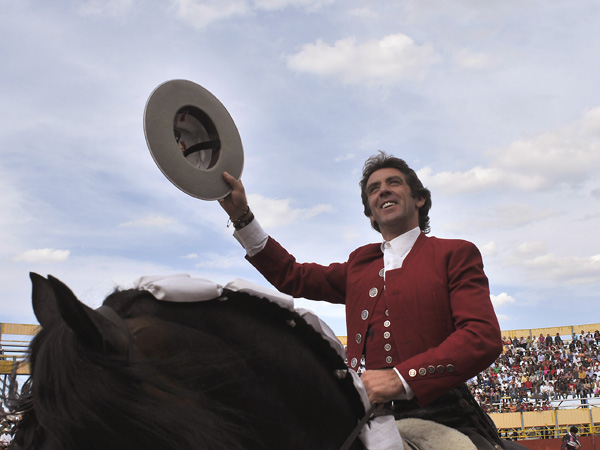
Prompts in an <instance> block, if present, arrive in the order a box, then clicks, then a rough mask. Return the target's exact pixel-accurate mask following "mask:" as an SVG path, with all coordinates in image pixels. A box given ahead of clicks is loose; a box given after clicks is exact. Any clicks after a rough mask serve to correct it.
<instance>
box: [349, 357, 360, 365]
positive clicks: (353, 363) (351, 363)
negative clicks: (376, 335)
mask: <svg viewBox="0 0 600 450" xmlns="http://www.w3.org/2000/svg"><path fill="white" fill-rule="evenodd" d="M357 364H358V360H357V359H356V358H352V361H350V365H351V366H352V367H356V365H357Z"/></svg>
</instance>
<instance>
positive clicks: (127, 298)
mask: <svg viewBox="0 0 600 450" xmlns="http://www.w3.org/2000/svg"><path fill="white" fill-rule="evenodd" d="M31 279H32V282H33V308H34V311H35V314H36V317H37V318H38V320H39V322H40V324H41V325H42V329H41V331H40V333H39V334H38V335H37V336H36V337H35V338H34V340H33V341H32V344H31V347H30V363H31V377H30V379H29V380H28V382H27V383H26V386H25V387H24V394H23V395H22V397H21V399H20V402H19V405H18V408H17V409H18V410H20V411H21V412H22V414H23V416H22V420H21V421H20V423H19V425H18V430H17V433H16V436H15V441H14V444H15V445H14V448H19V449H27V450H33V449H35V450H82V449H85V450H88V449H89V450H96V449H98V450H106V449H114V450H121V449H122V450H225V449H227V450H236V449H264V450H296V449H298V450H300V449H302V450H308V449H310V450H315V449H323V450H325V449H328V450H329V449H330V450H338V449H339V448H340V447H341V446H342V444H343V443H344V441H345V439H346V438H347V436H348V435H349V434H350V433H351V432H352V430H353V429H354V427H355V425H356V423H357V420H358V419H359V418H361V417H362V416H363V415H364V413H365V411H364V407H363V405H362V403H361V401H360V398H359V396H358V394H357V392H356V390H355V389H354V387H353V385H352V381H351V378H350V377H349V376H344V374H347V372H346V371H347V368H346V366H345V364H344V361H343V360H342V358H341V357H340V356H339V355H338V354H337V353H336V352H335V351H334V350H333V349H332V347H331V346H330V345H329V344H328V343H327V342H326V341H325V340H324V339H323V338H322V337H321V336H320V335H319V334H318V333H316V332H315V331H314V330H313V329H312V328H311V327H310V326H309V325H307V323H306V322H305V321H304V319H302V318H301V317H300V316H299V315H297V314H296V313H295V312H293V311H290V310H287V309H284V308H281V307H279V306H277V305H275V304H273V303H271V302H269V301H267V300H265V299H262V298H258V297H255V296H252V295H249V294H245V293H240V292H233V291H228V290H224V291H223V294H222V295H221V296H220V297H219V298H216V299H214V300H211V301H204V302H198V303H169V302H162V301H158V300H156V299H155V298H154V297H153V296H152V294H150V293H149V292H147V291H143V290H123V291H116V292H114V293H113V294H111V295H110V296H109V297H107V298H106V300H105V301H104V303H103V306H101V307H100V308H98V309H97V310H92V309H91V308H89V307H87V306H85V305H84V304H83V303H81V302H80V301H79V300H77V298H76V297H75V295H74V294H73V293H72V292H71V291H70V289H69V288H68V287H67V286H65V285H64V284H63V283H62V282H60V281H59V280H57V279H56V278H53V277H51V276H49V277H48V278H47V279H46V278H43V277H41V276H39V275H36V274H31ZM361 448H362V446H361V444H360V442H359V441H356V442H355V443H354V444H353V447H352V449H353V450H358V449H361Z"/></svg>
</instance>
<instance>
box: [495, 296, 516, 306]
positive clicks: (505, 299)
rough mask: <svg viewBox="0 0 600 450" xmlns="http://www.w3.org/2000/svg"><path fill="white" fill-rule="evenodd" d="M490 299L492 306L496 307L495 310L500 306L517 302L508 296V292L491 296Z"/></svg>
mask: <svg viewBox="0 0 600 450" xmlns="http://www.w3.org/2000/svg"><path fill="white" fill-rule="evenodd" d="M490 298H491V299H492V304H493V305H494V308H498V307H500V306H504V305H507V304H509V303H515V302H516V300H515V299H514V298H513V297H511V296H510V295H508V294H507V293H506V292H502V293H501V294H498V295H490Z"/></svg>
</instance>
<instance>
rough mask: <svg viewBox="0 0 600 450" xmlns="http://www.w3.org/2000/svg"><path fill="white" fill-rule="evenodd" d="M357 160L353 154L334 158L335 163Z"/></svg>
mask: <svg viewBox="0 0 600 450" xmlns="http://www.w3.org/2000/svg"><path fill="white" fill-rule="evenodd" d="M354 158H355V155H354V154H353V153H346V154H345V155H341V156H337V157H336V158H334V162H336V163H337V162H342V161H350V160H352V159H354Z"/></svg>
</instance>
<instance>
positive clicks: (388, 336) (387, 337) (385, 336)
mask: <svg viewBox="0 0 600 450" xmlns="http://www.w3.org/2000/svg"><path fill="white" fill-rule="evenodd" d="M390 336H391V334H390V332H389V331H386V332H385V333H383V337H384V338H386V339H389V338H390Z"/></svg>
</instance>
